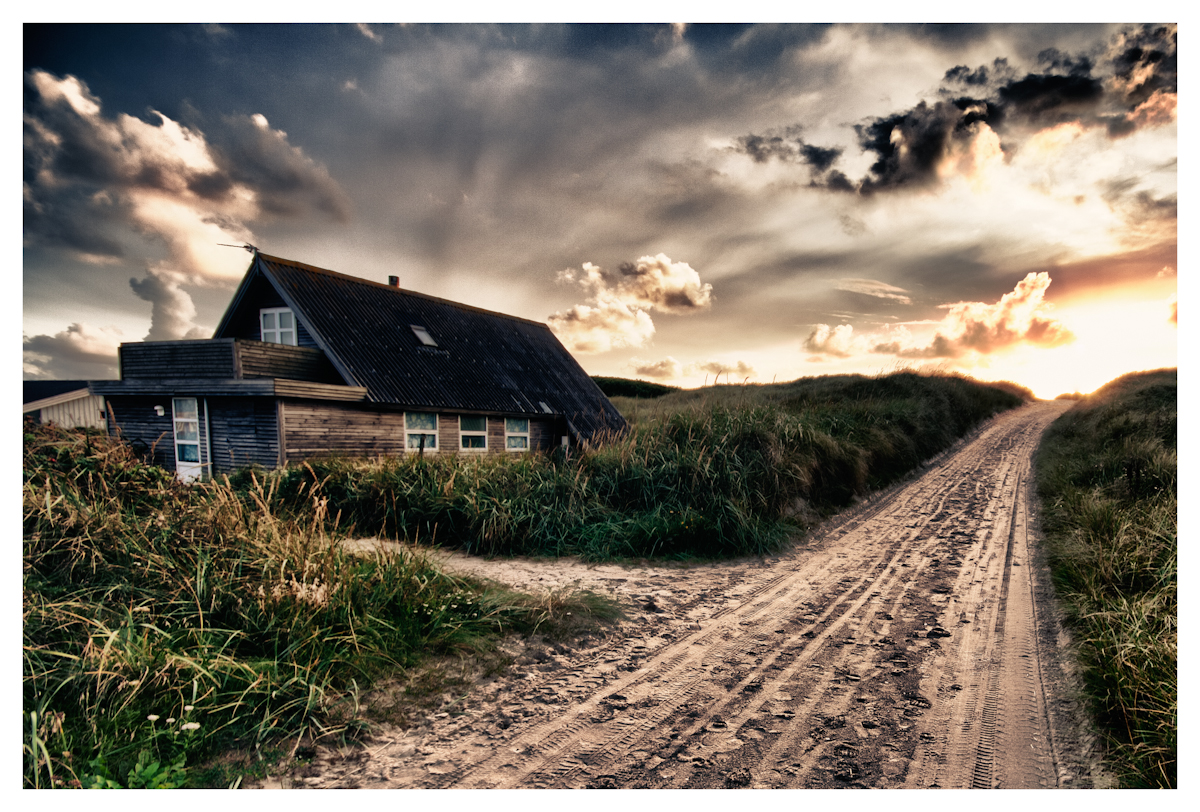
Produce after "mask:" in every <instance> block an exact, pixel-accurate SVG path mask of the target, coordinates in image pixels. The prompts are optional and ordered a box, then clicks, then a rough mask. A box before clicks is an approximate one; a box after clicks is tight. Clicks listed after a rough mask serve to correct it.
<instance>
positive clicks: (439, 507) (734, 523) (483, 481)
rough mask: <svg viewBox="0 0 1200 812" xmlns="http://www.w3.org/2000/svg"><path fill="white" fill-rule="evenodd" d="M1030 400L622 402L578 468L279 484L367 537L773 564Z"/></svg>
mask: <svg viewBox="0 0 1200 812" xmlns="http://www.w3.org/2000/svg"><path fill="white" fill-rule="evenodd" d="M1023 396H1025V397H1029V396H1030V395H1029V393H1028V390H1024V391H1020V390H1016V389H1015V388H1013V387H1012V386H1007V387H1005V386H999V387H998V386H993V385H983V384H980V383H978V382H975V381H972V380H969V379H965V378H961V377H954V376H925V375H917V374H914V373H899V374H893V375H887V376H880V377H873V378H870V377H864V376H861V375H848V376H831V377H825V378H811V379H802V380H800V381H796V382H793V383H789V384H780V385H777V386H774V385H773V386H719V387H710V388H708V389H702V390H690V391H680V392H675V393H672V394H666V395H663V396H661V397H657V398H655V399H654V400H652V401H642V400H636V399H628V398H615V399H614V402H615V403H616V405H617V407H618V408H619V409H621V410H622V412H623V413H624V414H625V415H626V417H627V418H628V419H629V420H630V421H631V422H632V423H633V424H634V429H633V431H632V432H630V433H629V434H628V435H627V436H624V437H620V438H612V439H611V440H610V441H609V442H606V443H604V444H602V445H601V446H599V447H597V448H595V449H593V450H591V451H587V452H584V453H580V454H574V455H572V456H571V457H570V458H566V457H564V456H563V455H562V453H561V452H556V453H555V454H553V455H550V456H537V455H533V456H523V457H519V458H514V457H505V456H501V455H489V456H486V457H475V458H470V459H464V458H461V457H451V456H444V457H435V456H432V455H431V456H428V457H425V458H423V459H421V458H417V457H415V456H408V457H404V458H389V459H379V460H371V461H364V460H344V459H342V460H323V461H313V462H312V463H311V464H310V465H307V466H303V467H298V468H290V469H287V470H284V471H281V472H277V473H273V474H270V475H268V479H269V481H270V483H271V488H272V489H273V490H272V493H273V494H274V496H275V498H276V499H277V505H278V509H279V510H283V511H291V512H292V513H293V514H295V515H300V514H301V513H302V512H304V511H305V510H307V507H306V504H307V502H306V500H307V498H308V497H307V494H308V492H309V489H310V488H312V487H314V486H317V485H319V486H320V487H321V489H322V493H324V494H326V495H327V496H328V498H329V503H328V510H329V511H330V512H331V513H333V512H339V513H340V514H341V516H342V518H343V521H345V522H349V523H351V524H353V525H354V526H356V527H357V528H358V530H359V532H361V533H363V534H379V535H383V536H387V537H391V538H406V539H410V540H416V539H419V540H422V541H436V542H437V543H439V544H444V545H448V546H459V547H463V548H465V549H467V550H470V551H472V552H477V553H482V554H488V555H493V554H523V555H534V556H559V555H578V556H581V557H583V558H585V559H589V560H606V559H618V558H648V557H674V558H718V557H734V556H746V555H762V554H764V553H768V552H771V551H774V550H777V549H779V547H780V546H781V545H782V544H783V543H784V541H785V540H786V539H787V538H788V537H789V536H790V535H792V534H793V533H794V532H795V531H796V530H797V528H803V527H804V526H805V525H806V524H807V523H808V522H810V521H812V520H814V519H819V518H821V517H823V516H826V515H829V514H831V513H833V512H835V511H837V510H839V509H841V508H843V507H845V506H846V505H848V504H850V503H851V502H852V501H853V500H854V499H855V498H856V497H860V496H863V495H865V494H867V493H869V492H870V491H871V490H872V489H875V488H879V487H882V486H885V485H887V484H889V483H891V482H894V481H896V480H898V479H899V478H901V477H903V476H904V475H906V474H907V473H908V472H909V471H911V470H913V469H914V468H915V467H917V466H919V465H920V464H921V462H922V461H923V460H926V459H928V458H929V457H931V456H933V455H935V454H937V453H938V452H940V451H943V450H945V449H946V448H948V447H949V446H950V445H951V444H953V443H954V441H955V440H957V439H958V438H960V437H961V436H963V435H964V434H966V433H967V432H968V431H970V430H971V429H972V428H973V427H974V426H976V425H978V424H979V423H980V422H981V421H982V420H984V419H986V418H988V417H990V416H991V415H993V414H995V413H996V412H998V411H1001V410H1003V409H1008V408H1013V407H1015V406H1018V405H1020V404H1021V403H1022V402H1023V399H1022V398H1023Z"/></svg>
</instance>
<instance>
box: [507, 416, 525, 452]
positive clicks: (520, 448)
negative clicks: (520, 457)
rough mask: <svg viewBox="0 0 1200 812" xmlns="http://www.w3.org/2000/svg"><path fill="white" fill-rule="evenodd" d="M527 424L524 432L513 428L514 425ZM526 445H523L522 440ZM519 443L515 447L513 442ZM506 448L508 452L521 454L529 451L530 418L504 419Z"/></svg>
mask: <svg viewBox="0 0 1200 812" xmlns="http://www.w3.org/2000/svg"><path fill="white" fill-rule="evenodd" d="M514 423H516V424H520V423H524V424H525V429H524V431H522V430H520V429H519V427H518V428H517V429H514V428H513V424H514ZM522 439H523V440H524V443H521V442H520V441H521V440H522ZM514 440H516V441H518V445H515V446H514V445H513V441H514ZM504 448H505V450H507V451H512V452H513V453H516V454H520V453H523V452H527V451H529V418H528V417H506V418H504Z"/></svg>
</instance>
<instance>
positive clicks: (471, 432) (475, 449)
mask: <svg viewBox="0 0 1200 812" xmlns="http://www.w3.org/2000/svg"><path fill="white" fill-rule="evenodd" d="M463 420H482V421H483V430H482V431H480V430H478V429H466V428H463ZM468 437H482V438H483V445H482V446H468V445H467V444H466V439H467V438H468ZM458 447H459V449H461V450H462V451H466V452H467V453H469V454H481V453H483V452H485V451H487V450H488V439H487V417H486V416H484V415H473V414H460V415H459V416H458Z"/></svg>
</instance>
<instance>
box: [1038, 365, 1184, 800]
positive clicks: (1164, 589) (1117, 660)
mask: <svg viewBox="0 0 1200 812" xmlns="http://www.w3.org/2000/svg"><path fill="white" fill-rule="evenodd" d="M1176 419H1177V400H1176V371H1175V370H1173V369H1171V370H1158V371H1155V372H1148V373H1138V374H1134V375H1127V376H1124V377H1122V378H1119V379H1117V380H1115V381H1113V382H1112V383H1110V384H1108V385H1107V386H1105V387H1103V388H1101V389H1100V390H1098V391H1097V392H1095V393H1094V394H1092V395H1090V396H1088V397H1086V398H1083V399H1082V400H1080V402H1079V403H1078V404H1077V405H1076V406H1074V407H1073V408H1072V409H1071V410H1070V411H1069V412H1067V413H1066V414H1065V415H1063V416H1062V417H1061V418H1060V419H1059V420H1058V421H1056V422H1055V423H1054V425H1053V426H1052V427H1051V428H1050V430H1049V431H1048V432H1047V433H1046V436H1045V439H1044V440H1043V442H1042V446H1041V449H1040V450H1039V452H1038V457H1037V473H1038V487H1039V490H1040V493H1041V497H1042V501H1043V504H1044V511H1045V516H1044V526H1045V531H1046V536H1047V541H1048V544H1049V550H1050V559H1051V568H1052V571H1053V575H1054V580H1055V584H1056V588H1057V591H1058V593H1059V597H1060V599H1061V600H1063V601H1064V602H1065V604H1066V606H1067V610H1068V614H1069V619H1070V622H1071V623H1072V625H1073V627H1074V630H1075V635H1076V638H1077V640H1078V641H1079V645H1080V649H1081V651H1080V656H1081V660H1082V663H1083V675H1084V680H1085V685H1086V690H1087V691H1088V693H1089V695H1090V698H1091V700H1092V703H1093V705H1094V707H1095V710H1096V713H1097V715H1098V723H1099V727H1100V729H1101V730H1102V731H1103V732H1104V735H1105V736H1106V739H1107V745H1108V753H1109V755H1110V761H1111V764H1112V767H1113V769H1114V770H1115V771H1116V773H1117V775H1118V776H1119V778H1120V780H1121V782H1122V784H1123V785H1124V786H1128V787H1175V786H1177V777H1176V769H1177V768H1176V749H1177V734H1178V676H1177V670H1176V669H1177V661H1176V657H1177V640H1178V637H1177V635H1178V586H1177V560H1176V555H1177V541H1178V536H1177V534H1178V513H1177V509H1178V499H1177V456H1176Z"/></svg>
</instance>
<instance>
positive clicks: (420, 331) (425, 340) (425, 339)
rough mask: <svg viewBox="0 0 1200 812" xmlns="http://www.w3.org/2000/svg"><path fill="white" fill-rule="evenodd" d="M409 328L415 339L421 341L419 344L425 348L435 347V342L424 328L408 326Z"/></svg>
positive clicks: (414, 325)
mask: <svg viewBox="0 0 1200 812" xmlns="http://www.w3.org/2000/svg"><path fill="white" fill-rule="evenodd" d="M409 327H411V328H412V331H413V334H414V335H416V337H417V338H419V339H421V343H422V344H424V345H425V346H426V347H436V346H437V342H436V341H434V340H433V336H431V335H430V334H429V331H428V330H426V329H425V328H424V327H420V326H418V325H416V324H410V325H409Z"/></svg>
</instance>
